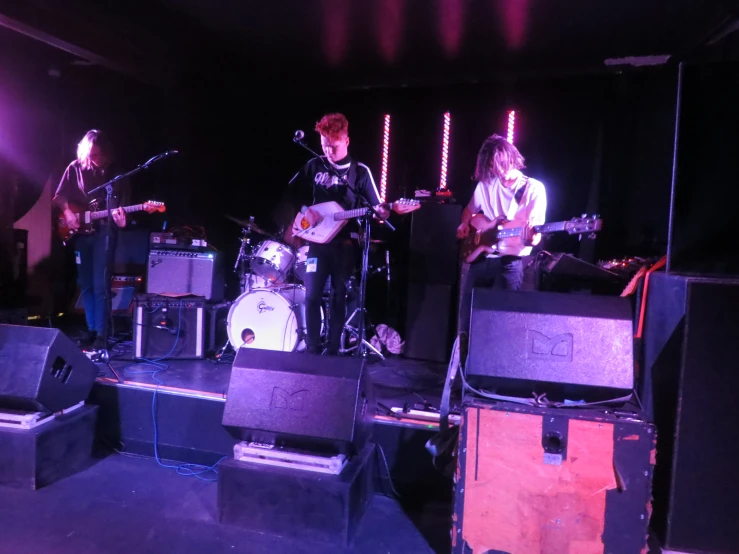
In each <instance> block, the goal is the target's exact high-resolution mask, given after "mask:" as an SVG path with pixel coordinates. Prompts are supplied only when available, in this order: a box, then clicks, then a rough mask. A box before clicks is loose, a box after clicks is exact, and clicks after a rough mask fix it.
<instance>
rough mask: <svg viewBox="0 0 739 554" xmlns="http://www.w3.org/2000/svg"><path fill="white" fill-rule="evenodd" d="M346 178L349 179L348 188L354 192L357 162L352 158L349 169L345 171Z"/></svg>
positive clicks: (355, 188)
mask: <svg viewBox="0 0 739 554" xmlns="http://www.w3.org/2000/svg"><path fill="white" fill-rule="evenodd" d="M346 180H347V181H349V188H350V189H352V192H354V193H356V190H357V187H356V186H355V185H356V184H357V162H355V161H354V160H352V161H351V163H350V164H349V171H347V172H346Z"/></svg>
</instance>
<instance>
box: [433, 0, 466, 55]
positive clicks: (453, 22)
mask: <svg viewBox="0 0 739 554" xmlns="http://www.w3.org/2000/svg"><path fill="white" fill-rule="evenodd" d="M466 3H467V2H466V0H439V2H438V4H437V25H438V29H439V34H440V35H441V45H442V48H443V50H444V55H445V56H446V57H447V58H454V57H456V55H457V54H458V53H459V50H460V46H461V45H462V33H463V31H464V26H465V17H466Z"/></svg>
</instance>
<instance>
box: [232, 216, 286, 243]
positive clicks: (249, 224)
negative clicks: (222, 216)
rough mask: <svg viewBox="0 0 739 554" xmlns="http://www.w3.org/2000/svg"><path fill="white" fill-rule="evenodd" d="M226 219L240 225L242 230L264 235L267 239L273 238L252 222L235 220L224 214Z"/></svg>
mask: <svg viewBox="0 0 739 554" xmlns="http://www.w3.org/2000/svg"><path fill="white" fill-rule="evenodd" d="M226 219H230V220H231V221H233V222H234V223H236V224H237V225H240V226H241V227H243V228H244V229H249V230H250V231H254V232H255V233H259V234H260V235H265V236H267V237H273V238H274V235H273V234H272V233H268V232H267V231H265V230H264V229H262V228H261V227H260V226H259V225H257V224H256V223H254V222H253V221H244V220H243V219H236V218H235V217H233V216H230V215H228V214H226Z"/></svg>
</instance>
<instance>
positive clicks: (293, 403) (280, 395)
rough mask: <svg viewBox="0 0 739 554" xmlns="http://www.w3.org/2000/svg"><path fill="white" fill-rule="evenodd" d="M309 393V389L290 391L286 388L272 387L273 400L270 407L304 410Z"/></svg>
mask: <svg viewBox="0 0 739 554" xmlns="http://www.w3.org/2000/svg"><path fill="white" fill-rule="evenodd" d="M307 395H308V391H307V390H305V389H303V390H299V391H295V392H292V393H290V392H287V391H286V390H285V389H281V388H280V387H275V388H274V389H272V401H271V402H270V403H269V407H270V408H272V409H279V410H295V411H297V412H300V411H302V410H303V406H304V403H305V397H306V396H307Z"/></svg>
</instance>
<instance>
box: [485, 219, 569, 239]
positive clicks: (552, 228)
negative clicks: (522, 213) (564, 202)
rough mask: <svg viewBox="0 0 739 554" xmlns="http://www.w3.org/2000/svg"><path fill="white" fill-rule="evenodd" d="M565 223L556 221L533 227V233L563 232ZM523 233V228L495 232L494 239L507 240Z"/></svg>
mask: <svg viewBox="0 0 739 554" xmlns="http://www.w3.org/2000/svg"><path fill="white" fill-rule="evenodd" d="M566 223H567V222H566V221H556V222H554V223H545V224H544V225H535V226H534V232H535V233H555V232H557V231H564V230H565V224H566ZM522 232H523V227H513V228H512V229H500V230H497V231H496V232H495V237H496V238H498V239H507V238H511V237H520V236H521V233H522Z"/></svg>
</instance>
